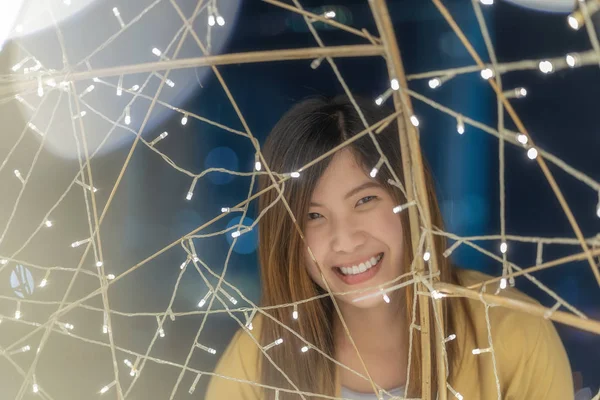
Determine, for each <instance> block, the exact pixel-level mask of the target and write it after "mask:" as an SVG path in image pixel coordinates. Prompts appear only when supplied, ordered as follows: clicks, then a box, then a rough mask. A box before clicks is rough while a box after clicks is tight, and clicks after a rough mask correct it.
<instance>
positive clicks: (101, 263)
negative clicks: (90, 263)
mask: <svg viewBox="0 0 600 400" xmlns="http://www.w3.org/2000/svg"><path fill="white" fill-rule="evenodd" d="M103 265H104V263H103V262H102V261H96V267H98V268H100V267H102V266H103Z"/></svg>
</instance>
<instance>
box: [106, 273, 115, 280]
mask: <svg viewBox="0 0 600 400" xmlns="http://www.w3.org/2000/svg"><path fill="white" fill-rule="evenodd" d="M106 279H108V280H109V281H112V280H113V279H115V274H108V275H106Z"/></svg>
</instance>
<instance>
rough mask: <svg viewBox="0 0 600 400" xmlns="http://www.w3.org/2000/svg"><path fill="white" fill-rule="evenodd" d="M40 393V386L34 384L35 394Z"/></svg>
mask: <svg viewBox="0 0 600 400" xmlns="http://www.w3.org/2000/svg"><path fill="white" fill-rule="evenodd" d="M39 391H40V388H39V386H38V384H37V383H34V384H33V393H37V392H39Z"/></svg>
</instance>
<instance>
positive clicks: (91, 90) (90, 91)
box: [79, 85, 96, 98]
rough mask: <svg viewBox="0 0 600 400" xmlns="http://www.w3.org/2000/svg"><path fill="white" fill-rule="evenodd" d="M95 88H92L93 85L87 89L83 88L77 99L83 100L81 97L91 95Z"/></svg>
mask: <svg viewBox="0 0 600 400" xmlns="http://www.w3.org/2000/svg"><path fill="white" fill-rule="evenodd" d="M95 88H96V86H94V85H90V86H88V87H87V88H85V90H84V91H83V92H81V94H80V95H79V98H83V96H85V95H86V94H88V93H92V92H93V91H94V89H95Z"/></svg>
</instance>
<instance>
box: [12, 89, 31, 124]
mask: <svg viewBox="0 0 600 400" xmlns="http://www.w3.org/2000/svg"><path fill="white" fill-rule="evenodd" d="M15 99H16V100H17V101H18V102H19V103H21V104H23V105H25V106H26V107H27V108H29V109H30V110H31V111H35V107H34V106H32V105H31V104H29V103H28V102H27V101H26V100H25V99H24V98H23V97H21V96H19V95H18V94H16V95H15ZM30 123H31V122H30Z"/></svg>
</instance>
